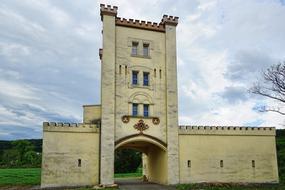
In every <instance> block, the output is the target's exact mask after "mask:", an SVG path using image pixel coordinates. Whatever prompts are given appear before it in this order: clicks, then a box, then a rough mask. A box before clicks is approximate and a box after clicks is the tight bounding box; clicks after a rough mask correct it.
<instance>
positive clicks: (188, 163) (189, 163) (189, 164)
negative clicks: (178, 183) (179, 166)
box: [187, 160, 191, 168]
mask: <svg viewBox="0 0 285 190" xmlns="http://www.w3.org/2000/svg"><path fill="white" fill-rule="evenodd" d="M187 166H188V168H191V160H188V161H187Z"/></svg>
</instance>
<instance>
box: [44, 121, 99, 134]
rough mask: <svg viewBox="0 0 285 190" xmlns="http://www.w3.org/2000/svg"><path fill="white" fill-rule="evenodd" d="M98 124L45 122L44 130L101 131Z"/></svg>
mask: <svg viewBox="0 0 285 190" xmlns="http://www.w3.org/2000/svg"><path fill="white" fill-rule="evenodd" d="M99 127H100V126H99V125H98V124H85V123H60V122H58V123H56V122H43V131H44V132H75V133H99V132H100V130H99Z"/></svg>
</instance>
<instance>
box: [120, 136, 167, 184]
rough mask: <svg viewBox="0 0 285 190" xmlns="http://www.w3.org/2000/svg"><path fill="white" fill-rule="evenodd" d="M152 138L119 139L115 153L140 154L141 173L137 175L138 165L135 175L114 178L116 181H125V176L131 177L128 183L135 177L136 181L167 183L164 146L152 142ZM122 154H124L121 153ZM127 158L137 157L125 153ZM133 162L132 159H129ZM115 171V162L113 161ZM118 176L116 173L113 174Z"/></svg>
mask: <svg viewBox="0 0 285 190" xmlns="http://www.w3.org/2000/svg"><path fill="white" fill-rule="evenodd" d="M153 141H154V140H153V139H147V140H146V139H142V138H132V139H127V140H124V141H121V142H119V143H117V144H116V149H115V151H116V152H115V155H116V154H117V153H120V154H122V153H126V154H128V153H130V152H132V153H131V154H133V155H137V156H140V157H141V159H140V163H139V164H138V165H139V166H140V167H141V175H138V172H139V171H140V168H139V167H138V170H137V173H136V175H137V176H135V175H134V176H132V175H130V176H125V178H115V181H116V183H118V184H120V183H122V182H123V183H125V182H127V181H128V180H126V179H127V177H131V178H132V180H130V183H132V182H133V181H134V180H133V179H135V181H136V182H144V183H146V182H151V183H158V184H167V153H166V147H165V146H164V145H163V144H161V143H160V142H153ZM121 156H124V155H121ZM125 157H126V158H127V159H137V158H135V156H133V157H132V156H129V155H125ZM130 162H134V160H130ZM115 171H116V163H115ZM115 176H118V175H115Z"/></svg>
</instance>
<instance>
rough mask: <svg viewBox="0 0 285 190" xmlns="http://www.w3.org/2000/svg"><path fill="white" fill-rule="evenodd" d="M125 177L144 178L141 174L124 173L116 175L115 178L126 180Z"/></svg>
mask: <svg viewBox="0 0 285 190" xmlns="http://www.w3.org/2000/svg"><path fill="white" fill-rule="evenodd" d="M125 177H142V174H141V173H138V172H137V173H122V174H115V178H125Z"/></svg>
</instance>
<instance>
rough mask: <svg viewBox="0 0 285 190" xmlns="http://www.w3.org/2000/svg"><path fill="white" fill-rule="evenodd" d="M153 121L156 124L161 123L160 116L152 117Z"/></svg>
mask: <svg viewBox="0 0 285 190" xmlns="http://www.w3.org/2000/svg"><path fill="white" fill-rule="evenodd" d="M152 123H153V124H155V125H158V124H159V123H160V120H159V118H158V117H154V118H152Z"/></svg>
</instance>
